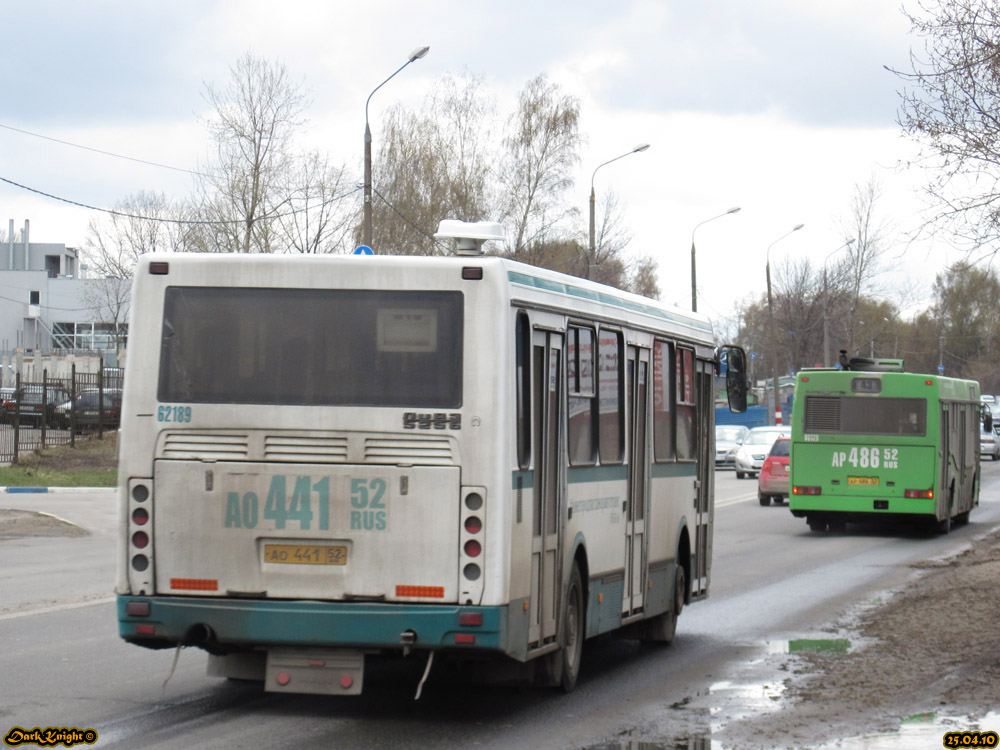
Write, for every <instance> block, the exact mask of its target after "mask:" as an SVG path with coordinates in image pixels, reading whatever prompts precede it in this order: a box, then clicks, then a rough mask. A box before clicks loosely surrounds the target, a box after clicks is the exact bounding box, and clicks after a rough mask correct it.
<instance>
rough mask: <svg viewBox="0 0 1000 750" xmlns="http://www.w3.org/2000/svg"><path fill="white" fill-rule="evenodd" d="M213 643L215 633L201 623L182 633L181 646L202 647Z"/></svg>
mask: <svg viewBox="0 0 1000 750" xmlns="http://www.w3.org/2000/svg"><path fill="white" fill-rule="evenodd" d="M214 642H215V631H213V630H212V628H210V627H209V626H208V625H206V624H205V623H203V622H199V623H196V624H195V625H192V626H191V627H189V628H188V629H187V630H186V631H184V637H183V638H182V639H181V643H180V645H182V646H204V645H206V644H209V643H214Z"/></svg>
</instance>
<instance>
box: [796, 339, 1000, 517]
mask: <svg viewBox="0 0 1000 750" xmlns="http://www.w3.org/2000/svg"><path fill="white" fill-rule="evenodd" d="M842 362H843V363H844V364H845V368H844V369H843V370H835V369H807V370H803V371H801V372H800V373H799V374H798V376H797V378H796V382H795V398H794V401H793V406H792V448H791V460H790V471H791V495H790V497H789V508H790V509H791V511H792V515H794V516H795V517H797V518H805V519H806V522H807V523H808V524H809V528H810V529H812V530H813V531H817V532H823V531H827V530H828V529H829V530H833V531H841V530H843V529H844V528H845V526H846V524H847V523H849V522H863V521H868V520H871V519H875V518H886V519H892V520H900V521H905V520H911V521H917V522H920V523H922V524H925V525H927V526H933V527H937V528H938V529H940V530H941V531H943V532H947V531H949V530H950V529H951V526H952V524H954V523H958V524H962V523H965V522H967V521H968V519H969V512H970V511H971V510H972V508H973V507H975V506H977V505H978V504H979V429H980V427H979V426H980V421H981V420H982V419H983V418H984V417H985V415H983V414H982V412H981V405H980V402H979V383H977V382H976V381H973V380H960V379H957V378H946V377H940V376H937V375H926V374H918V373H908V372H903V361H902V360H900V359H892V360H890V359H852V360H850V362H847V361H846V357H843V356H842ZM985 418H987V419H989V417H985Z"/></svg>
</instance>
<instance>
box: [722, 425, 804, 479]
mask: <svg viewBox="0 0 1000 750" xmlns="http://www.w3.org/2000/svg"><path fill="white" fill-rule="evenodd" d="M791 436H792V428H791V427H784V426H782V425H778V426H776V427H754V428H753V429H752V430H750V434H749V435H747V439H746V440H745V441H743V445H741V446H740V447H739V450H737V451H736V461H735V462H734V467H735V469H736V478H737V479H743V478H744V477H746V476H751V477H756V476H757V475H758V474H759V473H760V467H761V466H763V465H764V459H765V458H767V454H768V453H770V452H771V446H772V445H774V441H775V440H777V439H778V438H779V437H791Z"/></svg>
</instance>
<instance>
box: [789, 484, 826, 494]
mask: <svg viewBox="0 0 1000 750" xmlns="http://www.w3.org/2000/svg"><path fill="white" fill-rule="evenodd" d="M792 494H793V495H822V494H823V488H822V487H803V486H798V485H797V486H795V487H792Z"/></svg>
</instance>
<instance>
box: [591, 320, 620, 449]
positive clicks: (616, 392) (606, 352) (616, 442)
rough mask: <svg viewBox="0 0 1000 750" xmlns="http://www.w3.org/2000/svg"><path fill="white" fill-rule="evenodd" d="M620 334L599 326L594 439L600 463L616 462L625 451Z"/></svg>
mask: <svg viewBox="0 0 1000 750" xmlns="http://www.w3.org/2000/svg"><path fill="white" fill-rule="evenodd" d="M622 348H623V347H622V335H621V334H620V333H618V332H616V331H606V330H604V329H602V330H601V332H600V334H599V340H598V347H597V357H598V378H597V392H598V397H597V399H598V407H597V409H598V413H599V416H598V420H597V422H598V427H597V434H598V442H599V443H600V455H601V463H602V464H618V463H621V462H622V459H623V457H624V455H625V429H624V421H625V409H624V403H625V380H624V378H622V368H621V363H622V361H623V359H624V357H623V354H622Z"/></svg>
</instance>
